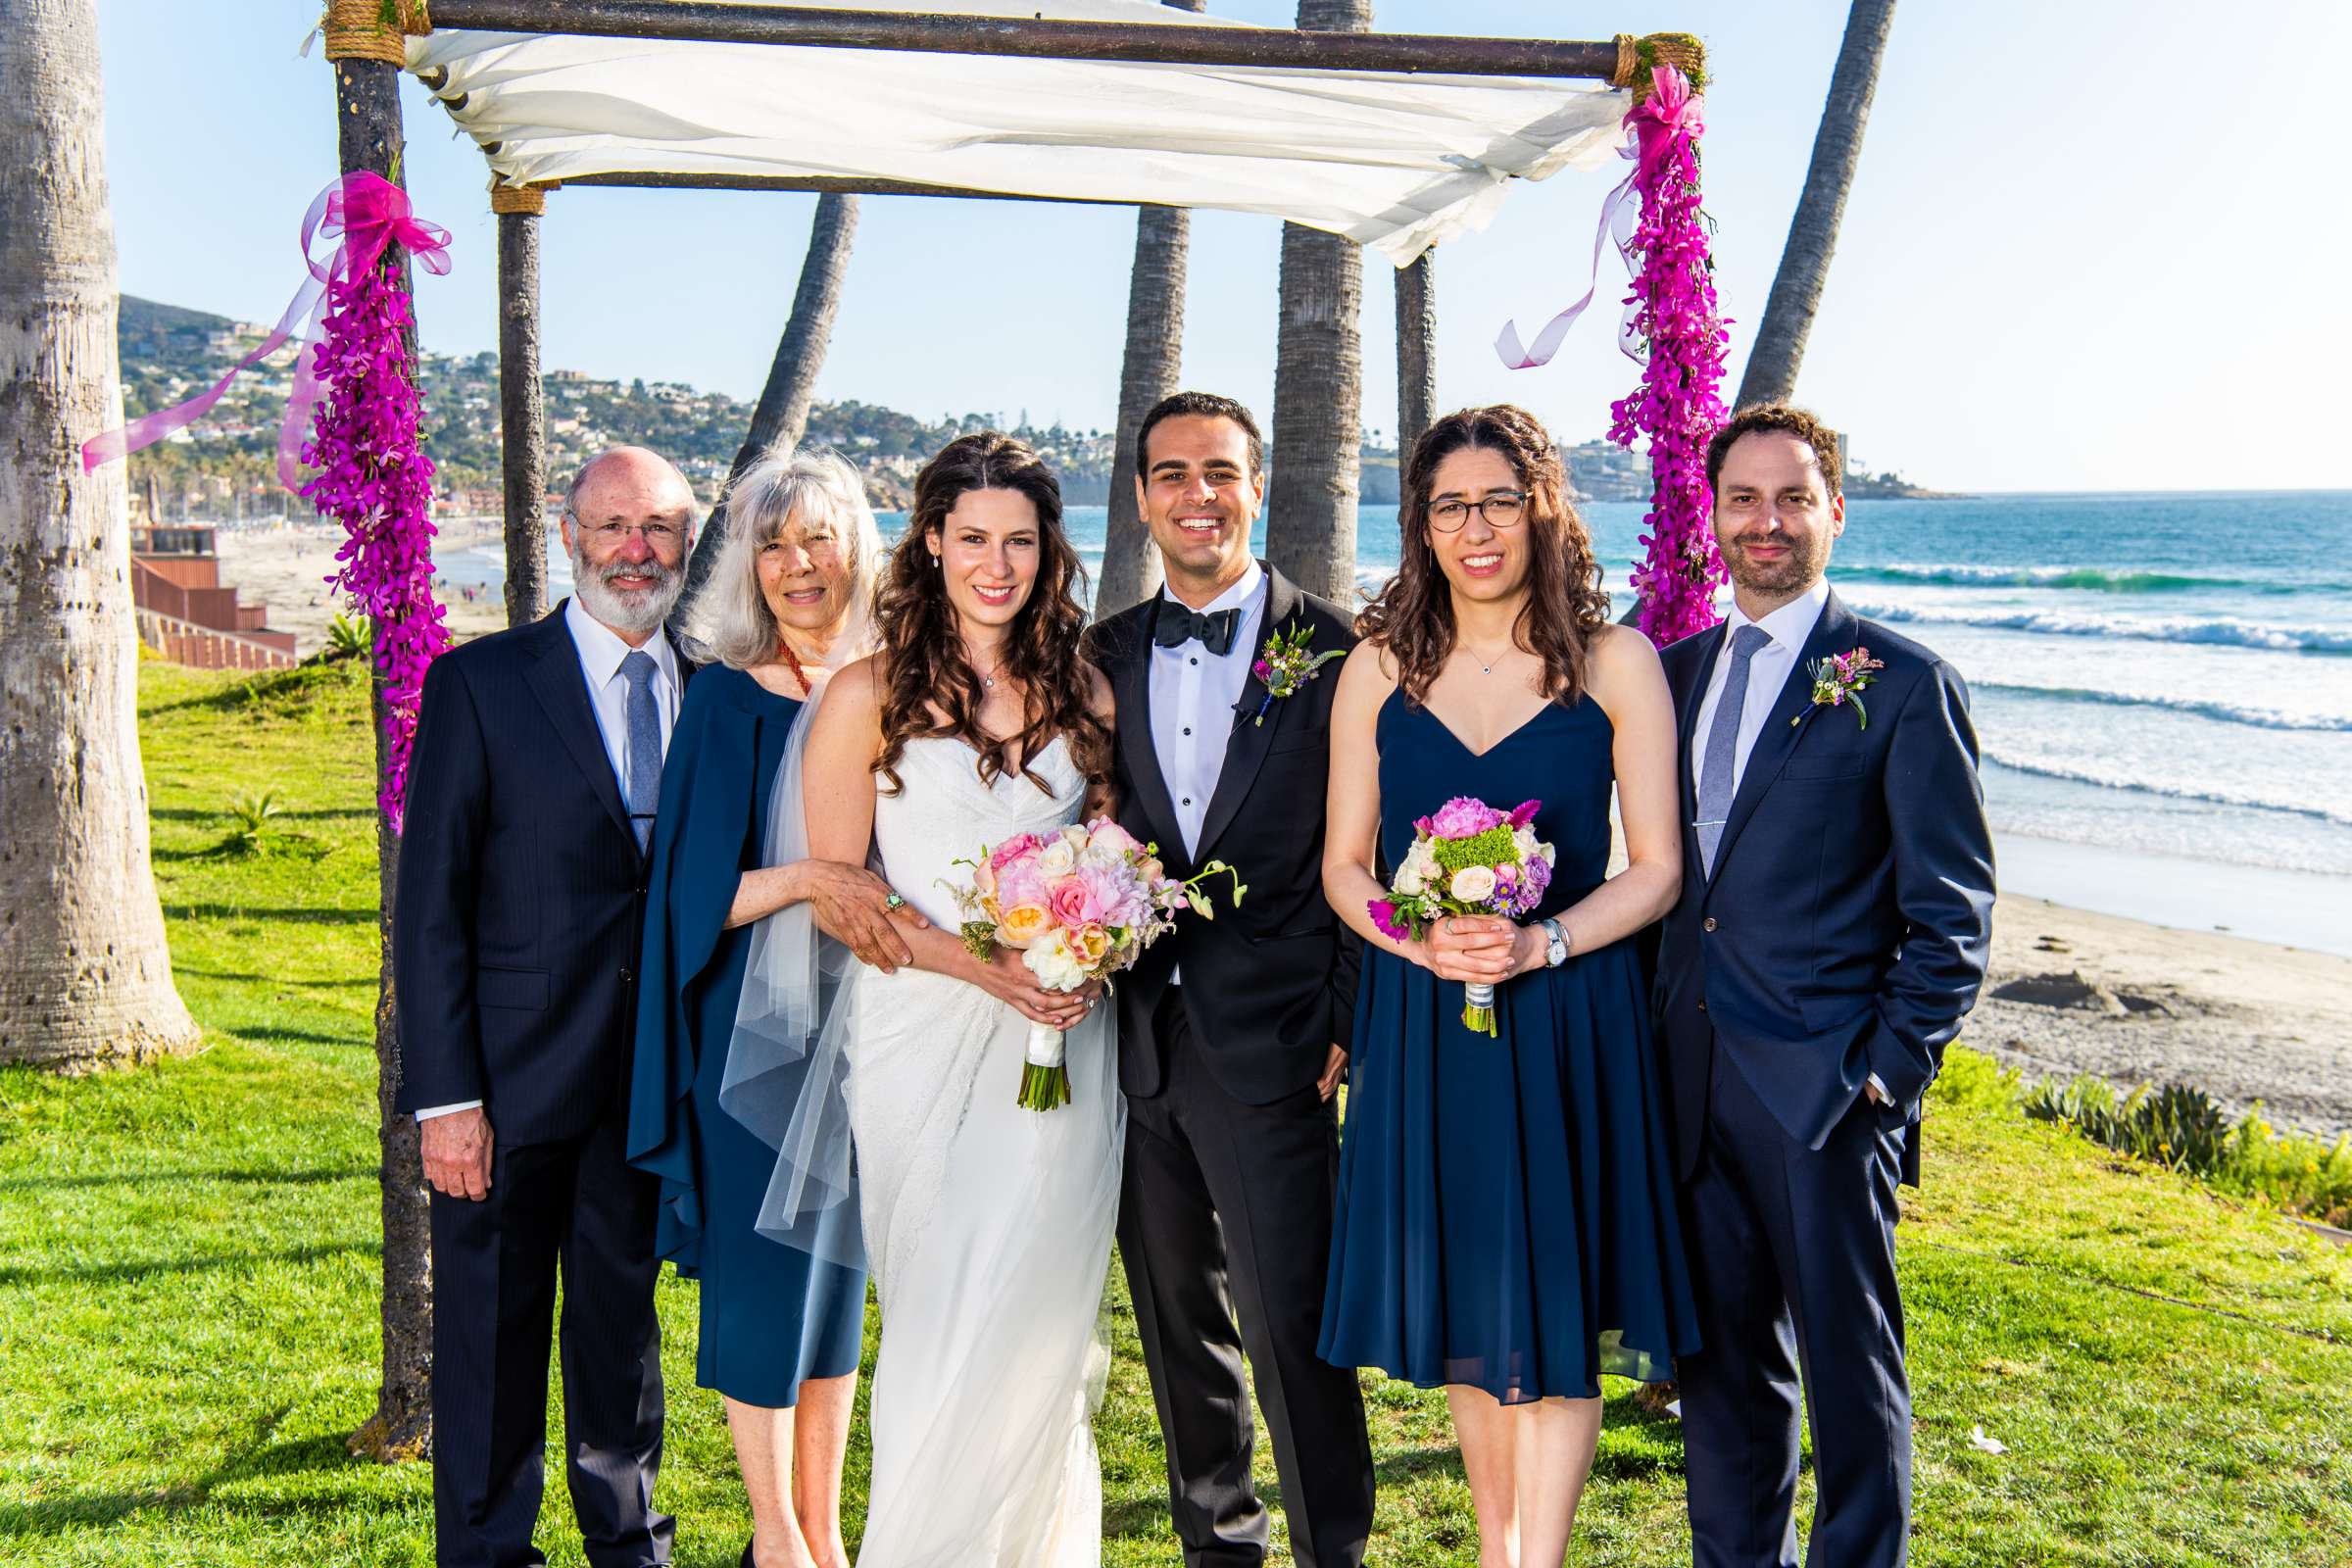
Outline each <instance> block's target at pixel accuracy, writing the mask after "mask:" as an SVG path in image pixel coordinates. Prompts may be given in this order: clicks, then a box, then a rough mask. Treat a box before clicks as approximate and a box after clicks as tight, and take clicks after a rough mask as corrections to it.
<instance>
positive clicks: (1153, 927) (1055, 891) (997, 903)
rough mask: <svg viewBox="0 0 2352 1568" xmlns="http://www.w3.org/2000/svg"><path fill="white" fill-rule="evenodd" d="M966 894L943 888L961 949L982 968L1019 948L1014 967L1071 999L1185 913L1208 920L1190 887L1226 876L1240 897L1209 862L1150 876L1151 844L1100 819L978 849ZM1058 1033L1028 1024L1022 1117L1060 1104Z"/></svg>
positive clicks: (1205, 906)
mask: <svg viewBox="0 0 2352 1568" xmlns="http://www.w3.org/2000/svg"><path fill="white" fill-rule="evenodd" d="M956 864H958V865H968V866H970V867H971V868H972V880H971V882H970V884H969V885H968V886H963V887H954V886H951V887H950V888H949V890H948V891H949V892H950V893H952V894H953V895H954V896H955V899H956V905H957V906H958V907H960V908H961V909H962V910H963V912H964V914H965V916H966V918H965V920H964V922H963V945H964V946H965V947H966V948H968V949H970V950H971V953H972V956H974V957H976V958H979V959H981V960H983V961H986V960H987V959H990V958H993V957H994V956H996V952H997V949H998V948H999V947H1007V948H1014V949H1017V950H1019V952H1020V955H1021V961H1022V962H1023V963H1025V964H1027V965H1028V967H1029V972H1030V973H1031V974H1033V975H1035V976H1037V982H1038V984H1039V985H1041V986H1044V987H1045V988H1046V989H1047V990H1049V991H1078V990H1082V989H1084V988H1085V987H1086V986H1087V985H1088V984H1090V983H1092V982H1094V981H1097V980H1108V979H1109V978H1110V977H1111V976H1112V975H1114V974H1116V973H1118V971H1120V970H1121V969H1127V968H1132V967H1133V966H1134V964H1135V960H1136V959H1138V958H1140V957H1142V956H1143V953H1144V950H1145V949H1146V948H1148V947H1150V946H1151V945H1152V943H1154V942H1156V941H1158V940H1159V939H1160V938H1161V937H1163V936H1165V935H1167V934H1168V933H1169V932H1170V931H1173V930H1175V929H1176V912H1177V911H1178V910H1179V909H1185V908H1189V909H1191V910H1192V911H1193V912H1194V913H1195V914H1198V915H1200V916H1201V918H1202V919H1203V920H1210V919H1214V918H1215V917H1216V911H1215V909H1214V907H1212V906H1211V905H1210V904H1209V901H1208V895H1207V894H1206V893H1204V892H1202V891H1201V883H1203V882H1205V881H1207V880H1208V879H1209V878H1210V877H1213V876H1232V877H1233V879H1234V882H1233V902H1234V903H1236V904H1239V903H1241V902H1242V895H1243V894H1244V893H1246V892H1248V891H1249V889H1247V888H1245V887H1244V886H1243V885H1242V881H1241V878H1240V876H1239V875H1238V874H1236V873H1235V872H1234V870H1233V868H1232V867H1231V866H1229V865H1227V864H1226V863H1225V862H1224V861H1222V860H1211V861H1209V862H1208V864H1207V865H1205V866H1203V867H1201V874H1200V875H1198V876H1196V877H1194V878H1193V879H1192V880H1190V881H1187V882H1179V881H1177V880H1176V879H1175V878H1173V877H1171V876H1169V875H1167V874H1166V873H1165V872H1164V871H1162V870H1161V869H1160V864H1159V860H1158V858H1157V848H1156V846H1153V845H1150V844H1145V843H1142V842H1140V841H1138V840H1137V838H1136V837H1135V835H1134V834H1132V833H1129V832H1128V831H1127V830H1126V829H1125V828H1123V827H1121V826H1119V824H1118V823H1116V822H1113V821H1112V820H1111V819H1110V818H1109V817H1107V816H1098V817H1096V818H1095V819H1094V820H1093V821H1091V822H1088V823H1085V824H1084V825H1079V824H1075V823H1073V824H1072V825H1071V826H1069V827H1065V828H1063V829H1061V830H1060V831H1059V832H1056V833H1016V834H1014V835H1013V836H1012V837H1011V838H1008V839H1006V840H1005V841H1004V842H1003V843H1002V844H995V845H983V846H982V847H981V850H980V858H978V859H976V860H958V861H956ZM1062 1046H1063V1043H1062V1037H1061V1031H1060V1030H1058V1029H1054V1028H1051V1027H1049V1026H1048V1025H1045V1024H1041V1023H1033V1024H1031V1025H1030V1026H1029V1052H1028V1064H1027V1066H1026V1068H1025V1070H1024V1071H1023V1072H1022V1074H1021V1093H1020V1101H1019V1103H1021V1104H1023V1105H1026V1106H1027V1107H1029V1108H1030V1109H1031V1110H1052V1109H1053V1108H1054V1107H1055V1106H1056V1105H1064V1104H1067V1103H1069V1099H1070V1074H1069V1068H1068V1066H1067V1065H1066V1063H1065V1060H1064V1057H1063V1049H1062Z"/></svg>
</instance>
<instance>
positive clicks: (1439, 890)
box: [1371, 795, 1552, 1035]
mask: <svg viewBox="0 0 2352 1568" xmlns="http://www.w3.org/2000/svg"><path fill="white" fill-rule="evenodd" d="M1540 804H1541V803H1540V802H1536V801H1527V802H1524V803H1522V804H1521V805H1520V807H1519V809H1517V810H1514V811H1508V812H1504V811H1497V810H1496V809H1495V808H1493V807H1492V806H1489V805H1487V804H1486V803H1485V802H1483V801H1474V800H1471V799H1470V798H1469V797H1468V796H1466V795H1463V796H1456V797H1454V798H1453V799H1452V800H1450V801H1447V802H1446V804H1445V805H1444V806H1442V807H1440V808H1438V809H1437V812H1436V814H1434V815H1431V816H1424V817H1421V818H1420V819H1418V820H1417V821H1415V822H1414V823H1413V847H1412V848H1411V849H1409V850H1407V851H1406V852H1405V855H1404V861H1403V863H1402V864H1400V865H1398V866H1397V873H1396V875H1395V876H1394V877H1393V878H1392V879H1391V880H1390V883H1389V897H1387V898H1385V899H1375V900H1373V901H1372V905H1371V909H1372V923H1373V924H1374V925H1377V926H1379V927H1380V929H1381V931H1382V932H1383V933H1384V934H1386V935H1387V936H1388V937H1389V938H1391V939H1392V940H1393V941H1397V942H1405V941H1418V940H1420V938H1421V937H1422V936H1423V935H1424V934H1425V933H1427V932H1428V930H1429V928H1430V926H1431V925H1432V924H1434V923H1435V922H1437V921H1438V920H1441V919H1443V918H1444V917H1445V916H1446V915H1449V914H1498V915H1501V916H1502V917H1503V918H1504V919H1506V920H1516V919H1518V918H1519V917H1520V916H1522V915H1524V914H1526V913H1527V912H1528V911H1529V910H1531V909H1533V908H1534V907H1536V906H1537V905H1539V904H1541V903H1543V902H1544V889H1545V888H1547V887H1549V886H1551V861H1552V848H1551V846H1550V845H1548V844H1542V843H1539V842H1537V839H1536V833H1535V829H1534V828H1533V827H1531V826H1529V824H1530V823H1532V822H1533V821H1534V820H1535V819H1536V810H1537V808H1538V807H1539V806H1540ZM1462 1023H1463V1024H1464V1025H1465V1026H1466V1027H1468V1028H1471V1029H1475V1030H1477V1031H1478V1032H1479V1033H1481V1034H1486V1035H1492V1034H1494V1033H1495V988H1494V987H1493V986H1492V985H1489V984H1487V983H1486V982H1484V981H1475V980H1474V981H1472V982H1470V984H1469V985H1468V986H1467V987H1466V988H1465V991H1464V997H1463V1005H1462Z"/></svg>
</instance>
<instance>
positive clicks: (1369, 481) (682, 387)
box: [118, 294, 1926, 521]
mask: <svg viewBox="0 0 2352 1568" xmlns="http://www.w3.org/2000/svg"><path fill="white" fill-rule="evenodd" d="M266 331H267V328H266V327H265V326H263V325H261V324H258V323H255V322H250V321H234V320H231V319H228V318H227V317H225V316H213V315H209V314H207V313H205V312H203V311H191V310H187V309H184V308H182V307H180V306H176V305H166V304H161V303H159V302H157V301H154V300H145V299H139V298H137V297H135V296H132V295H127V294H126V295H124V296H123V309H122V318H121V325H120V328H119V333H118V339H119V342H120V344H121V349H122V358H123V407H124V409H125V411H126V412H127V413H129V414H130V415H132V416H136V415H139V414H143V413H147V412H150V411H153V410H156V409H163V408H169V407H171V406H172V404H175V403H178V402H181V401H183V400H184V399H187V398H190V397H193V396H195V395H196V394H197V393H198V392H200V391H202V390H204V389H205V388H206V387H208V386H210V385H211V384H212V383H213V382H214V381H215V380H217V379H219V378H220V376H221V373H222V372H223V371H225V370H226V369H227V368H229V367H230V366H231V365H234V364H235V363H236V362H237V361H238V360H240V359H242V358H243V357H244V356H245V355H247V354H249V353H251V352H252V351H253V350H254V349H255V348H256V347H257V346H259V345H260V343H261V341H262V339H263V336H264V335H265V333H266ZM294 353H295V351H294V349H293V348H292V347H291V346H288V347H286V348H283V349H280V350H279V351H278V352H277V353H276V354H274V355H272V356H270V358H269V359H268V360H266V361H264V362H263V363H262V364H261V365H260V366H258V367H256V368H254V369H253V370H250V371H248V372H246V373H245V374H244V375H242V376H240V377H238V378H237V380H236V381H235V382H234V383H233V384H232V385H231V386H230V387H229V390H228V394H227V396H225V397H224V398H222V399H221V402H220V404H219V405H218V406H216V407H215V409H214V410H213V413H212V415H211V416H210V417H207V418H206V419H204V420H203V421H201V422H200V423H198V424H196V425H194V426H192V427H190V428H189V429H187V430H184V431H182V432H180V433H179V435H178V436H176V437H174V438H173V439H172V440H170V441H167V442H165V443H164V444H162V445H160V446H156V447H150V448H149V449H148V450H147V451H145V452H141V453H137V454H134V455H133V456H132V458H131V460H130V479H131V493H132V494H133V495H134V496H139V497H142V498H145V499H146V501H147V502H148V503H149V504H151V505H153V506H155V507H157V508H158V509H159V510H160V511H161V513H162V514H163V515H165V516H168V517H182V516H202V517H208V518H216V519H221V520H232V521H233V520H235V519H237V518H240V517H249V516H276V515H291V513H292V511H293V510H294V509H296V508H297V507H299V505H300V503H299V502H297V501H295V500H294V499H293V498H290V497H287V496H285V495H284V494H283V493H282V492H281V491H280V490H279V489H278V487H277V484H276V479H275V472H276V468H275V465H276V451H277V426H278V420H279V417H281V415H282V414H283V413H284V410H285V400H286V392H287V389H288V387H289V385H290V383H291V381H292V375H293V363H294ZM423 358H424V363H423V365H422V367H421V368H420V374H419V377H418V379H419V382H420V384H421V387H422V391H423V394H424V413H425V437H426V449H427V450H428V451H429V452H430V453H431V454H432V458H433V463H434V465H435V468H436V472H437V475H438V478H439V480H440V483H441V485H442V487H443V493H444V495H445V496H447V497H449V498H451V499H452V500H454V501H455V502H456V503H457V504H458V507H459V509H460V510H463V511H466V512H473V513H482V514H494V513H496V512H498V511H499V510H500V507H501V504H502V503H501V500H500V488H499V414H498V358H497V356H496V355H493V354H486V353H485V354H474V355H464V356H459V355H448V354H434V353H431V352H429V351H427V352H426V353H425V355H424V357H423ZM546 397H547V432H548V462H549V468H548V471H549V472H550V473H551V474H554V475H562V474H565V473H568V472H569V471H570V470H571V469H573V468H574V467H576V466H578V465H579V464H580V462H581V461H583V460H584V459H585V458H586V457H588V456H589V455H590V454H591V453H594V452H596V451H598V450H600V449H601V448H604V447H607V446H611V445H613V444H615V443H618V442H634V443H639V444H642V445H645V446H650V447H652V448H654V449H655V450H656V451H658V452H662V453H664V454H666V455H667V456H669V457H670V458H671V459H673V460H674V461H675V462H676V463H677V464H678V466H680V467H681V468H683V469H684V470H685V471H686V475H687V477H688V478H690V479H692V480H693V481H694V484H695V488H696V489H697V490H698V491H700V492H701V493H702V494H703V496H704V497H705V498H706V499H710V498H711V497H714V496H715V495H716V494H717V491H718V487H719V485H720V484H721V483H722V482H723V481H724V480H725V478H726V473H727V467H728V465H730V464H731V463H733V462H734V459H735V449H736V448H737V447H738V446H739V445H740V444H741V443H742V441H743V436H744V432H745V431H746V430H747V429H749V428H750V427H751V420H752V405H751V404H749V403H747V402H745V401H743V400H742V399H739V398H734V397H730V396H728V395H727V394H726V393H724V392H706V391H702V390H699V389H697V388H695V387H691V386H688V385H686V384H685V383H684V382H680V381H649V380H646V379H645V378H643V377H637V378H635V379H632V380H628V381H625V382H624V381H620V380H606V379H600V378H599V377H596V376H592V375H589V374H586V373H585V372H583V371H579V370H570V369H555V370H550V371H548V372H547V376H546ZM1007 424H1008V425H1009V427H1010V428H1011V429H1012V431H1013V433H1014V434H1016V435H1019V436H1020V437H1021V438H1022V439H1024V440H1026V441H1027V442H1029V444H1030V445H1032V446H1034V447H1036V448H1037V449H1038V451H1039V452H1040V453H1042V454H1043V455H1044V456H1045V459H1046V461H1047V462H1048V463H1050V464H1052V465H1053V466H1054V470H1055V472H1057V473H1059V474H1060V475H1061V478H1062V485H1063V495H1064V497H1065V498H1066V499H1067V501H1068V502H1069V504H1070V505H1072V506H1101V505H1103V503H1104V501H1105V499H1106V498H1107V496H1108V494H1109V489H1110V482H1111V466H1112V454H1111V433H1110V432H1109V431H1107V430H1075V429H1070V428H1067V427H1065V426H1063V425H1061V424H1058V423H1056V424H1052V425H1045V426H1040V425H1037V424H1034V423H1032V422H1031V420H1030V418H1029V414H1028V411H1027V410H1025V409H1023V410H1017V411H1010V412H1009V414H1008V413H1007V411H998V412H995V413H972V414H964V415H960V416H948V415H942V416H941V417H938V418H935V419H926V418H923V417H919V416H917V415H912V414H907V413H903V412H901V411H900V410H897V409H891V408H884V407H882V406H881V405H879V404H872V403H857V402H840V403H819V404H817V405H816V406H815V408H814V409H813V410H811V411H810V414H809V440H811V441H814V442H819V443H822V444H823V445H826V446H830V447H834V448H837V449H838V450H839V451H841V452H842V453H843V454H845V455H846V456H848V457H849V458H850V459H851V460H852V461H853V462H855V463H856V464H857V465H858V467H859V468H860V469H861V470H863V471H864V473H865V475H866V479H867V484H868V487H869V489H870V490H871V493H872V496H873V500H874V503H875V505H876V506H878V507H880V508H882V509H883V510H885V511H904V510H905V508H906V505H907V498H908V496H909V494H910V492H911V489H912V486H913V481H914V475H915V471H916V470H917V469H918V468H920V467H921V466H922V465H923V463H924V461H925V460H926V459H928V458H929V457H930V456H931V454H932V453H934V452H936V451H938V450H939V449H940V448H941V447H942V446H944V445H946V444H947V443H948V442H949V441H950V440H952V439H954V438H955V437H956V436H957V435H960V434H963V433H964V432H966V431H970V430H984V429H989V428H994V427H1005V426H1006V425H1007ZM1565 456H1566V458H1567V461H1568V471H1569V477H1570V480H1571V482H1572V483H1573V484H1575V486H1576V487H1577V490H1578V492H1579V494H1580V495H1581V496H1582V497H1583V498H1584V499H1586V500H1591V501H1646V500H1647V499H1648V498H1649V473H1648V465H1647V463H1646V462H1645V461H1644V460H1643V459H1642V458H1640V457H1637V456H1636V455H1635V454H1633V453H1629V452H1626V451H1623V450H1621V449H1620V448H1618V447H1615V446H1612V445H1611V444H1609V443H1608V442H1606V441H1588V442H1585V443H1583V444H1581V445H1577V446H1573V447H1570V448H1568V449H1567V451H1566V453H1565ZM1856 480H1857V483H1856V484H1855V485H1854V487H1853V493H1854V494H1855V495H1856V496H1858V497H1862V496H1891V495H1924V494H1926V492H1924V491H1916V490H1914V489H1913V488H1912V487H1911V486H1908V485H1906V484H1904V483H1903V482H1902V481H1901V480H1900V479H1898V478H1895V477H1894V476H1893V475H1890V474H1887V475H1875V476H1869V477H1868V478H1867V480H1865V476H1863V475H1861V474H1859V473H1858V474H1857V475H1856ZM1361 494H1362V500H1363V501H1364V503H1365V504H1366V505H1367V506H1392V505H1394V504H1395V503H1396V501H1397V453H1396V451H1395V450H1394V449H1393V448H1387V447H1382V446H1379V445H1377V444H1374V443H1372V442H1369V441H1367V442H1366V443H1365V446H1364V452H1363V478H1362V492H1361Z"/></svg>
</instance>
